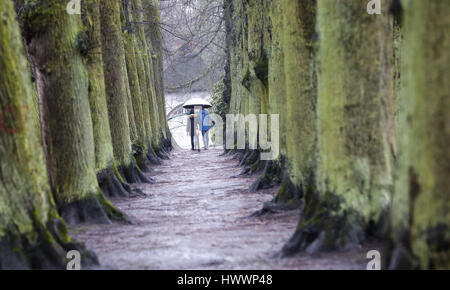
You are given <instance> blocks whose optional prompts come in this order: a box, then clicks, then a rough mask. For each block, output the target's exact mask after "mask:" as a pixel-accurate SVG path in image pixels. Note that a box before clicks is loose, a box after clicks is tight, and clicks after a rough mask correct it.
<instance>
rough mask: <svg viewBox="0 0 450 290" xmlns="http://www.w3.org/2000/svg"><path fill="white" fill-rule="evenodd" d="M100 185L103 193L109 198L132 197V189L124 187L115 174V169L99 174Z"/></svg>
mask: <svg viewBox="0 0 450 290" xmlns="http://www.w3.org/2000/svg"><path fill="white" fill-rule="evenodd" d="M97 180H98V184H99V185H100V188H101V190H102V192H103V193H104V194H105V195H106V196H108V197H130V195H131V189H130V187H129V186H124V185H125V184H124V183H122V182H121V181H120V180H119V178H118V177H117V176H116V174H114V171H113V169H112V168H111V169H106V170H104V171H103V172H100V173H99V174H97Z"/></svg>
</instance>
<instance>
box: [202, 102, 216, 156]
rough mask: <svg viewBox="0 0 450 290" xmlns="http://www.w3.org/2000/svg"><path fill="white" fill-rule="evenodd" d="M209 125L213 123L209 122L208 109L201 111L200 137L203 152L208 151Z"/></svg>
mask: <svg viewBox="0 0 450 290" xmlns="http://www.w3.org/2000/svg"><path fill="white" fill-rule="evenodd" d="M211 123H214V122H213V121H212V120H211V115H210V114H209V111H208V109H206V108H204V109H202V136H203V145H204V146H205V147H204V149H205V150H208V149H209V130H211Z"/></svg>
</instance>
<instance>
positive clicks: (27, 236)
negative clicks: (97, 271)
mask: <svg viewBox="0 0 450 290" xmlns="http://www.w3.org/2000/svg"><path fill="white" fill-rule="evenodd" d="M0 18H1V19H2V24H1V25H0V71H1V72H2V73H1V74H0V140H1V142H0V220H1V221H2V222H1V223H0V269H10V270H11V269H65V267H66V264H67V262H68V261H66V258H65V257H66V252H67V251H69V250H79V251H81V254H82V256H81V261H82V263H83V264H84V265H86V266H88V265H89V264H91V265H92V264H98V261H97V258H96V256H95V255H94V254H92V253H90V252H88V251H86V250H85V249H84V246H83V245H81V244H79V243H78V242H76V241H74V240H72V239H71V238H70V236H69V235H68V234H67V227H66V224H65V223H64V221H63V220H62V219H61V218H60V217H59V215H58V213H57V212H56V209H55V205H54V201H53V198H52V195H51V189H50V185H49V183H48V177H47V170H46V166H45V157H44V151H43V147H42V142H41V134H40V132H39V126H38V124H39V115H38V112H37V111H36V110H34V106H35V100H33V95H34V93H33V87H32V83H31V78H30V75H31V74H30V71H29V67H28V64H27V58H26V56H25V50H24V46H23V44H22V36H21V35H20V29H19V25H18V22H17V18H16V13H15V11H14V5H13V2H12V1H10V0H4V1H1V2H0Z"/></svg>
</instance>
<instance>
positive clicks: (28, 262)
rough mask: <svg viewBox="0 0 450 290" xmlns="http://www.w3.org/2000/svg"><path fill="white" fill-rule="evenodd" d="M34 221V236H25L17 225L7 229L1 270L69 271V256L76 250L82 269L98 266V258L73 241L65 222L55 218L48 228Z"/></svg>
mask: <svg viewBox="0 0 450 290" xmlns="http://www.w3.org/2000/svg"><path fill="white" fill-rule="evenodd" d="M32 212H34V211H32ZM30 216H31V217H32V218H33V229H34V231H33V234H30V235H29V236H26V234H25V233H21V234H20V231H19V229H18V228H17V227H16V226H15V225H11V226H9V227H8V230H7V231H6V232H5V233H4V234H3V235H2V239H1V240H0V269H8V270H27V269H42V270H47V269H54V270H63V269H66V267H67V263H68V260H67V258H66V255H67V252H69V251H72V250H76V251H78V252H80V255H81V261H80V262H81V267H82V269H83V268H88V267H92V266H98V265H99V262H98V259H97V256H96V255H95V254H94V253H93V252H90V251H88V250H86V248H85V247H84V245H83V244H82V243H80V242H78V241H75V240H73V239H71V238H70V236H69V235H68V233H67V227H66V224H65V223H64V221H63V220H61V218H60V217H59V216H58V215H57V213H55V214H53V216H52V217H49V220H48V222H47V224H46V225H44V224H42V223H41V222H40V219H39V218H38V217H36V216H35V215H33V213H30Z"/></svg>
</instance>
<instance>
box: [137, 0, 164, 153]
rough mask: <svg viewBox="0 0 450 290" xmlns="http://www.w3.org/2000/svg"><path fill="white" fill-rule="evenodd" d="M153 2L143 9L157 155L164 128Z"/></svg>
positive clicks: (145, 2) (148, 1)
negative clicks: (155, 62)
mask: <svg viewBox="0 0 450 290" xmlns="http://www.w3.org/2000/svg"><path fill="white" fill-rule="evenodd" d="M153 2H154V1H153V0H142V8H143V19H144V23H145V25H144V31H145V39H146V41H147V56H146V57H145V59H144V66H145V73H146V76H147V85H148V88H147V91H148V97H149V108H148V109H149V112H150V119H151V120H150V121H151V126H152V132H153V136H152V137H153V140H152V148H153V149H154V150H155V151H156V153H158V154H160V153H161V151H160V150H161V145H162V127H161V123H162V122H163V120H160V114H159V109H162V108H159V107H158V98H157V95H156V90H155V84H156V81H155V79H156V76H155V72H154V70H153V44H152V36H151V35H152V34H153V33H155V32H154V31H153V25H152V21H154V19H153V16H152V13H153V12H152V10H153V8H152V7H153Z"/></svg>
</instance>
